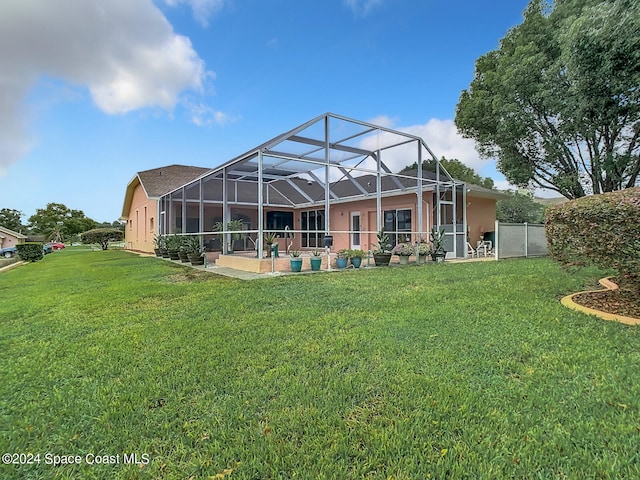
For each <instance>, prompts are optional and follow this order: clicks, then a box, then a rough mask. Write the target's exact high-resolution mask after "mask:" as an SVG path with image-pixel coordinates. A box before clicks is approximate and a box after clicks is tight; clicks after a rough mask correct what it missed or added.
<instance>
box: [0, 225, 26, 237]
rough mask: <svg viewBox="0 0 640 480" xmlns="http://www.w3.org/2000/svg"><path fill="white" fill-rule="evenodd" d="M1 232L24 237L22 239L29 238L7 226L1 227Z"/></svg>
mask: <svg viewBox="0 0 640 480" xmlns="http://www.w3.org/2000/svg"><path fill="white" fill-rule="evenodd" d="M0 233H5V234H7V235H11V236H12V237H16V238H22V239H24V238H27V236H26V235H23V234H22V233H19V232H16V231H13V230H11V229H9V228H6V227H0Z"/></svg>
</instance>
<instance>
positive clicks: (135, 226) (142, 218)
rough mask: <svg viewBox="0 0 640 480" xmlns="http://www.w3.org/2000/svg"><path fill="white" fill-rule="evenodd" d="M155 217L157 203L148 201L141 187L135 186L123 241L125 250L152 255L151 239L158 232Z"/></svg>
mask: <svg viewBox="0 0 640 480" xmlns="http://www.w3.org/2000/svg"><path fill="white" fill-rule="evenodd" d="M157 215H158V202H157V201H156V200H150V199H148V198H147V195H146V194H145V192H144V189H143V188H142V185H137V186H136V187H135V189H134V192H133V198H132V200H131V210H130V211H129V217H128V219H127V225H126V227H125V234H124V241H125V245H126V248H127V249H129V250H138V251H141V252H149V253H153V238H154V237H155V235H156V233H157V231H158V230H157V228H158V219H157V218H156V217H157Z"/></svg>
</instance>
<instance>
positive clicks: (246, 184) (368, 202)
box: [158, 113, 466, 258]
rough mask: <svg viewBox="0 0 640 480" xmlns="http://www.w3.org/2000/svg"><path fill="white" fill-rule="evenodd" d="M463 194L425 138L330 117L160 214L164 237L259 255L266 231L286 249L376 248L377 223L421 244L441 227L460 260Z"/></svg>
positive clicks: (197, 187)
mask: <svg viewBox="0 0 640 480" xmlns="http://www.w3.org/2000/svg"><path fill="white" fill-rule="evenodd" d="M389 165H393V166H397V165H402V166H408V165H409V166H410V165H413V168H411V169H409V170H406V171H403V173H398V172H394V171H392V168H390V167H389ZM465 195H466V191H465V188H464V184H462V183H460V182H456V181H454V180H453V179H452V178H451V177H450V175H449V174H448V173H447V172H446V171H445V170H444V168H442V167H441V166H440V163H439V162H438V158H437V157H436V155H435V154H434V153H433V152H432V151H431V149H430V148H429V147H428V145H427V144H426V143H425V141H424V140H423V139H422V138H420V137H418V136H414V135H411V134H408V133H404V132H400V131H396V130H392V129H390V128H386V127H384V126H381V125H374V124H371V123H368V122H363V121H359V120H354V119H350V118H346V117H343V116H340V115H336V114H333V113H326V114H324V115H321V116H318V117H316V118H314V119H312V120H310V121H308V122H306V123H304V124H302V125H300V126H298V127H296V128H294V129H292V130H290V131H288V132H286V133H283V134H281V135H279V136H277V137H275V138H273V139H271V140H269V141H267V142H265V143H263V144H262V145H259V146H257V147H255V148H253V149H251V150H249V151H248V152H246V153H244V154H242V155H240V156H238V157H236V158H233V159H231V160H229V161H228V162H226V163H224V164H222V165H220V166H219V167H217V168H214V169H213V170H211V171H210V172H208V173H206V174H204V175H203V176H201V177H200V178H198V179H196V180H195V181H193V182H191V183H188V184H186V185H183V186H182V187H180V188H177V189H175V190H173V191H171V192H169V193H167V194H166V195H164V196H163V197H161V199H160V202H159V207H158V208H159V212H158V214H159V215H158V218H159V219H160V225H159V227H160V233H161V234H172V233H177V234H181V235H198V236H200V238H201V239H202V243H203V245H204V246H205V247H206V248H207V249H208V250H219V251H221V252H222V253H223V254H228V253H230V252H231V251H233V252H239V251H251V252H254V253H255V255H256V256H257V257H258V258H262V257H263V256H264V254H265V252H264V246H263V243H264V236H265V234H274V235H275V236H276V237H278V238H279V239H281V241H282V242H283V243H284V245H283V246H284V247H285V248H287V249H288V248H289V247H291V248H295V249H302V250H304V249H313V248H318V247H323V246H324V243H325V242H324V239H325V237H330V238H332V239H333V244H334V247H335V248H355V247H362V248H364V249H372V248H373V244H374V243H375V235H376V233H377V232H378V231H380V230H381V229H384V230H385V231H386V232H387V233H388V234H389V235H391V238H392V240H393V241H395V242H400V241H410V242H419V241H425V239H427V238H428V232H429V230H430V229H431V227H432V226H436V227H440V226H442V227H444V228H445V230H446V235H447V240H448V241H447V243H448V245H447V251H448V252H449V254H450V255H451V256H462V255H463V254H464V252H465V250H466V249H465V248H464V246H465V241H466V240H465V231H466V209H465V202H466V198H465ZM408 199H410V205H409V206H408V207H407V205H408V204H407V202H408V201H409V200H408ZM232 220H241V221H242V222H241V223H239V222H235V223H233V222H232ZM240 225H241V227H240Z"/></svg>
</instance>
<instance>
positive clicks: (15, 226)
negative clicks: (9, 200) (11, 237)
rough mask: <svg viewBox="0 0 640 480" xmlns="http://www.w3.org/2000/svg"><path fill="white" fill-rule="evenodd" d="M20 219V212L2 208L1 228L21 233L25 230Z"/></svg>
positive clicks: (0, 209) (0, 215) (0, 210)
mask: <svg viewBox="0 0 640 480" xmlns="http://www.w3.org/2000/svg"><path fill="white" fill-rule="evenodd" d="M20 217H22V212H21V211H20V210H14V209H12V208H0V227H4V228H8V229H9V230H13V231H14V232H20V230H24V226H23V225H22V221H21V220H20Z"/></svg>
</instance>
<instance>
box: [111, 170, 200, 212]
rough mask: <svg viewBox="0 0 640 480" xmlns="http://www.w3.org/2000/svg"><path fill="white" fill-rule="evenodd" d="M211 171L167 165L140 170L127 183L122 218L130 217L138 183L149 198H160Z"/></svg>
mask: <svg viewBox="0 0 640 480" xmlns="http://www.w3.org/2000/svg"><path fill="white" fill-rule="evenodd" d="M209 171H211V169H210V168H202V167H189V166H185V165H167V166H166V167H160V168H153V169H151V170H144V171H142V172H138V173H137V174H136V176H135V177H133V179H132V180H131V181H130V182H129V184H128V185H127V190H126V192H125V196H124V204H123V206H122V216H121V217H120V218H121V219H126V218H128V216H129V210H130V208H131V201H132V199H133V191H134V190H135V188H136V187H137V186H138V185H142V188H143V189H144V191H145V193H146V194H147V197H148V198H150V199H158V198H160V197H161V196H162V195H164V194H165V193H168V192H170V191H172V190H175V189H176V188H179V187H181V186H183V185H186V184H187V183H189V182H192V181H193V180H195V179H197V178H198V177H200V176H201V175H203V174H205V173H207V172H209Z"/></svg>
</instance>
